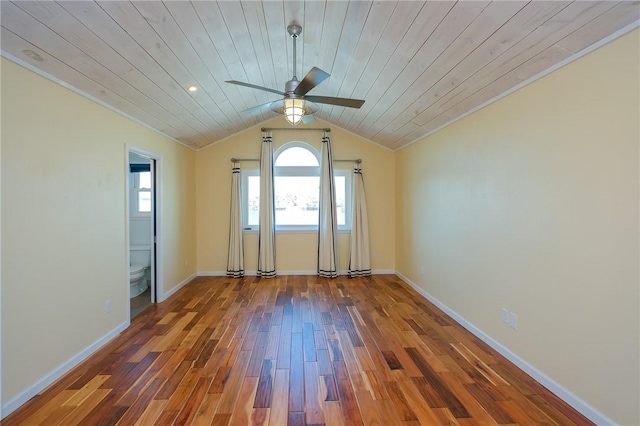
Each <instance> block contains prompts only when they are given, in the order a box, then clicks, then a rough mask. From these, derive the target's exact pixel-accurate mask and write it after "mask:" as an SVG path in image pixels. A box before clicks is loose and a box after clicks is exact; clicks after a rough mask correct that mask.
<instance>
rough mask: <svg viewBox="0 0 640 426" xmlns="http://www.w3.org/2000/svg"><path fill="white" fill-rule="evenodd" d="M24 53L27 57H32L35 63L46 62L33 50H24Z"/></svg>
mask: <svg viewBox="0 0 640 426" xmlns="http://www.w3.org/2000/svg"><path fill="white" fill-rule="evenodd" d="M22 53H24V54H25V55H26V56H28V57H30V58H31V59H33V60H34V61H39V62H42V61H44V58H43V57H42V56H40V55H39V54H37V53H36V52H34V51H33V50H23V51H22Z"/></svg>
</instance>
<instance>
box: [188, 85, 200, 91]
mask: <svg viewBox="0 0 640 426" xmlns="http://www.w3.org/2000/svg"><path fill="white" fill-rule="evenodd" d="M187 90H188V91H190V92H196V91H197V90H198V86H194V85H192V86H189V87H187Z"/></svg>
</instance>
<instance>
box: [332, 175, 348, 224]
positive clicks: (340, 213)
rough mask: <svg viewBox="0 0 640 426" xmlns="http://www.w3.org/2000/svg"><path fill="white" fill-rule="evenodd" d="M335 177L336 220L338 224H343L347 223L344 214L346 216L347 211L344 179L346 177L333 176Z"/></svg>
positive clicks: (345, 179)
mask: <svg viewBox="0 0 640 426" xmlns="http://www.w3.org/2000/svg"><path fill="white" fill-rule="evenodd" d="M334 179H335V183H336V214H337V220H338V225H345V224H346V223H347V221H346V216H347V212H346V207H347V204H346V201H347V200H346V195H345V192H346V187H347V185H346V181H347V178H346V176H334Z"/></svg>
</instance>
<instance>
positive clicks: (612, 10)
mask: <svg viewBox="0 0 640 426" xmlns="http://www.w3.org/2000/svg"><path fill="white" fill-rule="evenodd" d="M0 8H1V9H0V13H1V26H2V34H1V47H2V54H3V55H4V56H6V57H8V58H9V59H13V60H15V61H17V62H19V63H23V64H28V65H29V66H31V67H34V68H37V69H39V70H41V71H43V72H45V73H46V74H49V75H50V76H53V77H54V78H56V79H58V80H61V81H62V82H64V83H66V84H67V85H69V86H72V87H74V88H76V89H78V90H79V91H81V92H84V93H86V94H88V95H90V96H92V97H94V98H97V99H99V100H101V101H102V102H104V103H106V104H108V105H110V106H112V107H113V108H115V109H116V110H119V111H121V112H123V113H125V114H127V115H129V116H131V117H133V118H135V119H137V120H139V121H141V122H143V123H146V124H147V125H149V126H151V127H153V128H155V129H157V130H159V131H160V132H162V133H164V134H166V135H168V136H170V137H172V138H174V139H175V140H177V141H179V142H181V143H183V144H184V145H187V146H190V147H192V148H194V149H198V148H201V147H204V146H206V145H208V144H211V143H215V142H216V141H219V140H221V139H223V138H225V137H227V136H230V135H232V134H234V133H237V132H239V131H242V130H244V129H246V128H248V127H251V126H255V125H257V124H259V123H261V122H263V121H265V120H268V119H271V118H273V117H275V116H276V114H275V113H274V112H272V111H271V110H269V109H268V108H265V109H262V110H258V111H253V112H250V113H247V112H243V111H244V110H245V109H247V108H251V107H253V106H255V105H259V104H263V103H266V102H270V101H275V100H277V99H278V98H279V96H278V95H277V94H273V93H269V92H266V91H259V90H254V89H250V88H246V87H240V86H234V85H231V84H228V83H225V80H239V81H244V82H248V83H251V84H255V85H260V86H266V87H269V88H273V89H276V90H280V91H284V86H285V83H286V82H287V81H288V80H289V79H291V76H292V73H293V64H292V56H293V52H292V50H293V49H292V40H291V38H290V37H289V35H288V34H287V30H286V28H287V25H289V24H291V23H294V22H295V23H298V24H300V25H302V27H303V32H302V35H301V37H300V38H299V42H298V55H297V57H298V64H297V69H298V74H299V76H298V78H299V79H302V77H303V76H304V74H305V73H306V72H307V71H308V70H309V69H311V68H312V67H313V66H317V67H319V68H321V69H323V70H325V71H327V72H328V73H330V74H331V77H330V78H329V79H327V80H326V81H324V82H323V83H322V84H320V85H319V86H318V87H316V88H314V89H313V90H312V91H311V92H310V93H309V94H310V95H322V96H339V97H352V98H358V99H364V100H365V101H366V102H365V104H364V106H363V107H362V108H361V109H359V110H355V109H350V108H344V107H335V106H330V105H320V110H319V111H318V112H317V113H316V114H315V115H316V116H317V117H318V118H321V119H323V120H325V121H327V122H329V123H331V124H333V125H336V126H339V127H342V128H344V129H347V130H349V131H351V132H353V133H356V134H358V135H360V136H362V137H364V138H367V139H369V140H371V141H373V142H376V143H378V144H380V145H383V146H385V147H387V148H390V149H392V150H395V149H399V148H401V147H403V146H404V145H406V144H408V143H411V142H412V141H415V140H416V139H418V138H420V137H422V136H424V135H426V134H428V133H430V132H433V131H434V130H435V129H437V128H439V127H441V126H442V125H444V124H446V123H448V122H450V121H451V120H454V119H455V118H456V117H460V116H461V115H464V114H465V113H467V112H468V111H470V110H472V109H474V108H475V107H477V106H479V105H481V104H483V103H484V102H486V101H488V100H490V99H492V98H494V97H496V96H498V95H500V94H501V93H504V92H506V91H508V90H509V89H511V88H513V87H514V86H517V85H518V84H520V83H521V82H523V81H525V80H527V79H529V78H531V77H532V76H534V75H536V74H539V73H540V72H543V71H544V70H546V69H548V68H550V67H553V66H554V65H555V64H557V63H559V62H561V61H563V60H565V59H567V58H569V57H571V56H572V55H574V54H575V53H577V52H579V51H581V50H583V49H585V48H587V47H588V46H590V45H592V44H593V43H596V42H598V41H600V40H601V39H603V38H605V37H607V36H609V35H610V34H612V33H615V32H616V31H618V30H620V29H622V28H627V29H628V28H630V27H637V26H638V19H639V18H640V6H639V2H637V1H634V2H631V1H622V2H615V1H602V2H590V1H574V2H562V1H535V2H533V1H532V2H525V1H510V2H489V1H465V2H453V1H451V2H446V1H444V2H438V1H436V2H422V1H397V2H396V1H376V2H371V1H317V0H314V1H306V2H304V1H289V0H287V1H282V0H280V1H271V0H269V1H266V0H265V1H224V2H223V1H221V2H214V1H204V2H188V1H165V2H160V1H132V2H126V1H104V2H88V1H60V2H49V1H46V2H44V1H43V2H35V1H28V2H22V1H16V2H7V1H2V3H1V6H0ZM190 85H196V86H198V87H199V90H198V91H197V92H195V93H191V92H189V91H187V87H188V86H190Z"/></svg>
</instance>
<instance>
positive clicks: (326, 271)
mask: <svg viewBox="0 0 640 426" xmlns="http://www.w3.org/2000/svg"><path fill="white" fill-rule="evenodd" d="M337 244H338V221H337V218H336V190H335V180H334V173H333V155H332V153H331V139H330V138H329V136H328V135H327V134H326V133H325V134H324V136H323V137H322V147H321V150H320V203H319V218H318V275H319V276H321V277H327V278H334V277H337V276H338V262H337V258H338V255H337Z"/></svg>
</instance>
